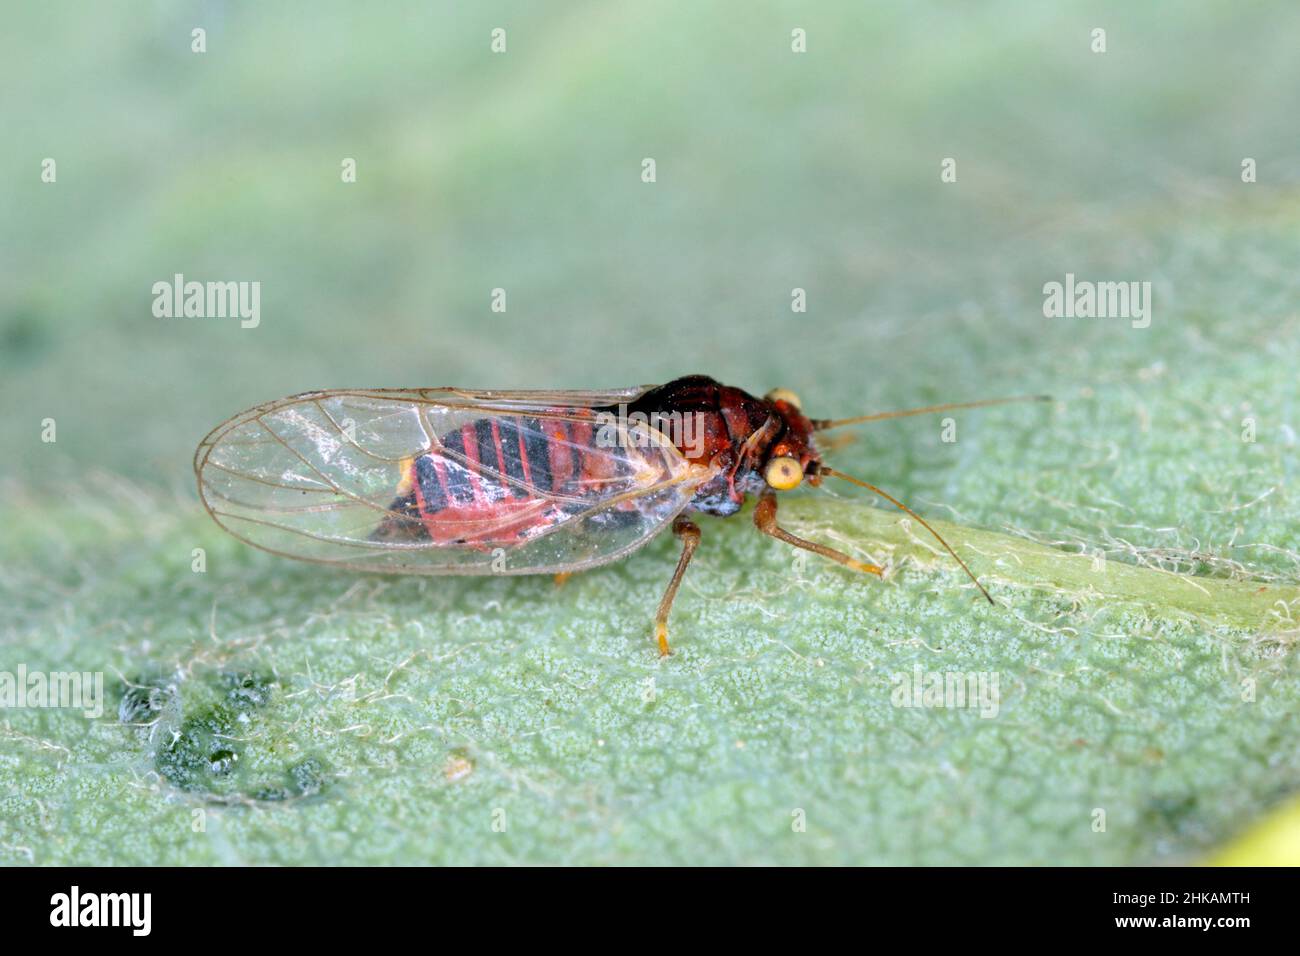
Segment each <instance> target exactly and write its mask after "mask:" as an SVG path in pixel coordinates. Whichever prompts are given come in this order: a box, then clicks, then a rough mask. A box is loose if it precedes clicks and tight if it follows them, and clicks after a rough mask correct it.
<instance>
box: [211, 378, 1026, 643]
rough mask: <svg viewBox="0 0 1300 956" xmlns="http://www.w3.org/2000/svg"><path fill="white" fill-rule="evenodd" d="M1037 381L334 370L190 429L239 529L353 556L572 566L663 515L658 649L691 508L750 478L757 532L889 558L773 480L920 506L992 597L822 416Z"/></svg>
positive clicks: (215, 491)
mask: <svg viewBox="0 0 1300 956" xmlns="http://www.w3.org/2000/svg"><path fill="white" fill-rule="evenodd" d="M1043 398H1044V396H1024V397H1019V398H1004V399H992V400H989V401H981V402H963V403H956V404H948V405H932V406H928V407H926V408H915V409H909V410H907V411H900V412H881V413H877V414H872V415H861V416H858V417H855V418H844V419H816V418H807V417H806V416H805V415H804V413H803V409H802V407H801V405H800V402H799V399H798V398H797V397H796V396H795V395H794V393H793V392H790V391H787V390H785V389H776V390H774V391H772V392H769V393H768V394H767V395H766V396H764V397H763V398H756V397H754V396H753V395H750V394H749V393H747V392H745V391H743V390H741V389H739V388H732V387H730V386H726V385H722V384H720V383H718V382H716V381H714V380H713V379H711V378H708V377H706V376H703V375H691V376H687V377H685V378H679V379H676V380H675V381H672V382H669V383H668V384H666V385H659V386H644V387H640V388H628V389H618V390H610V391H554V392H552V391H475V390H470V389H458V388H411V389H394V388H381V389H336V390H329V391H320V392H305V393H303V394H301V395H294V396H291V397H289V398H285V399H281V400H280V401H275V402H268V403H267V404H265V405H258V406H256V407H254V408H250V409H248V410H247V411H245V412H241V413H240V414H238V415H236V416H235V417H233V418H231V419H229V420H228V421H226V422H224V423H223V424H221V425H218V426H217V427H216V428H215V429H213V430H212V432H211V433H210V434H209V435H208V436H207V437H206V438H204V439H203V441H202V442H200V443H199V447H198V450H197V451H196V452H195V456H194V471H195V475H196V476H197V479H198V484H199V496H200V497H201V498H202V500H203V504H204V506H205V507H206V508H207V510H208V513H209V514H211V515H212V517H213V519H214V520H215V521H216V522H217V523H218V524H219V525H221V526H222V527H223V528H225V529H226V530H227V531H229V532H230V533H231V534H233V535H234V536H235V537H237V538H239V539H240V540H242V541H245V542H247V543H248V544H251V545H254V546H256V547H259V548H262V549H264V550H266V551H270V552H271V553H272V554H278V555H283V556H285V557H291V558H299V559H301V560H306V561H315V562H319V563H321V564H327V565H332V566H334V567H339V568H349V569H353V570H359V571H379V572H387V573H392V574H556V575H565V574H568V573H570V572H573V571H583V570H586V569H588V568H594V567H597V566H599V565H602V564H606V563H608V562H610V561H614V560H615V559H617V558H621V557H624V556H625V555H627V554H629V553H630V552H632V551H634V550H636V549H637V548H639V547H641V546H642V545H643V544H645V543H646V542H647V541H649V540H650V539H651V538H652V537H653V536H654V535H656V534H657V533H659V532H660V531H662V530H663V529H664V528H666V527H669V526H671V527H672V529H673V533H674V534H675V535H676V536H677V537H678V538H679V539H680V540H681V542H682V552H681V558H680V560H679V561H678V562H677V570H676V571H675V572H674V573H673V576H672V579H671V580H670V581H669V582H668V587H667V589H666V590H665V592H664V595H663V599H662V600H661V601H660V603H659V610H658V612H657V613H656V615H655V639H656V640H657V641H658V643H659V652H660V653H661V654H667V653H668V651H669V648H668V612H669V610H670V609H671V608H672V604H673V599H674V597H676V595H677V589H678V586H679V585H680V584H681V581H682V576H683V575H684V574H685V572H686V567H687V565H688V564H690V561H691V556H692V555H693V554H694V553H695V549H696V547H697V546H698V545H699V543H700V528H699V526H698V525H696V524H695V522H693V521H691V520H690V519H689V518H687V517H686V515H687V514H688V513H690V512H699V513H702V514H711V515H719V516H723V517H725V516H728V515H734V514H735V513H736V512H737V511H739V510H740V509H741V507H742V505H743V504H744V503H745V500H746V497H747V496H748V495H750V494H756V495H758V496H759V500H758V505H757V507H755V509H754V525H755V526H756V527H757V528H758V530H759V531H761V532H762V533H764V534H766V535H770V536H771V537H773V538H776V539H777V540H779V541H784V542H786V543H787V544H791V545H794V546H795V547H796V548H803V549H805V550H807V551H811V552H813V553H815V554H820V555H822V556H823V557H826V558H830V559H831V560H832V561H838V562H839V563H840V564H843V565H844V566H846V567H848V568H852V569H853V570H856V571H862V572H865V573H867V574H875V575H877V576H880V575H881V574H882V573H883V569H882V568H880V567H878V566H876V565H874V564H867V563H864V562H862V561H858V560H856V559H854V558H852V557H850V556H849V555H847V554H844V553H843V552H840V551H836V550H835V549H834V548H830V547H827V546H826V545H823V544H818V543H816V542H814V541H808V540H806V539H804V538H801V537H799V536H797V535H794V534H791V533H790V532H789V531H786V530H785V529H784V528H782V527H781V526H780V525H778V524H777V519H776V516H777V499H776V493H777V492H781V491H790V490H792V489H794V488H797V487H798V486H799V485H800V484H803V483H804V482H807V483H808V484H810V485H813V486H817V485H820V484H821V483H822V480H823V479H824V478H825V477H827V476H832V477H835V478H841V479H844V480H846V481H849V482H852V483H853V484H856V485H860V486H861V487H863V488H866V489H868V490H870V491H872V492H874V493H876V494H878V495H880V496H882V497H883V498H885V499H887V500H888V501H890V502H891V503H892V504H894V505H895V506H897V507H898V508H900V509H901V510H903V511H905V512H907V513H908V514H909V515H911V516H912V517H913V518H915V519H916V520H917V521H918V522H919V523H920V524H921V525H923V526H924V527H925V528H926V529H927V530H928V531H929V532H930V533H931V534H933V535H934V536H935V538H936V539H937V540H938V541H939V543H940V544H942V545H943V547H944V548H945V549H946V550H947V551H948V553H949V554H951V555H952V557H953V558H955V559H956V561H957V563H958V564H960V565H961V567H962V569H963V570H964V571H965V572H966V574H967V575H969V576H970V578H971V580H972V581H974V582H975V586H976V587H978V588H979V590H980V592H981V593H982V594H983V595H984V597H985V598H988V600H989V602H990V603H992V598H991V597H989V594H988V592H987V591H986V590H985V589H984V587H983V585H981V584H980V583H979V581H978V580H976V578H975V576H974V575H973V574H972V573H971V571H970V569H969V568H968V567H967V566H966V563H965V562H964V561H962V559H961V558H960V557H958V556H957V553H956V552H955V551H953V549H952V548H951V547H949V545H948V543H947V542H946V541H944V540H943V538H942V537H941V536H940V535H939V533H938V532H936V531H935V530H934V529H933V528H931V527H930V525H929V524H928V523H927V522H926V521H925V519H923V518H922V517H921V516H920V515H918V514H916V512H914V511H912V510H911V509H910V508H908V507H907V506H906V505H905V504H903V503H902V502H901V501H898V500H897V499H896V498H894V497H893V496H891V495H889V494H888V493H886V492H885V491H882V490H881V489H880V488H877V487H876V486H875V485H872V484H870V483H868V482H865V481H862V480H860V479H857V478H852V477H850V476H848V475H845V474H843V473H841V472H838V471H835V470H833V469H831V468H829V467H827V466H826V465H825V464H824V463H823V462H822V457H821V454H820V453H819V451H818V450H817V446H816V444H815V442H814V435H815V434H816V433H817V432H822V431H826V430H828V429H831V428H838V427H840V426H842V425H853V424H859V423H862V422H870V421H879V420H881V419H886V418H897V417H901V416H905V415H919V414H923V413H927V412H938V411H947V410H951V409H960V408H978V407H982V406H987V405H996V404H1001V403H1005V402H1016V401H1033V400H1041V399H1043Z"/></svg>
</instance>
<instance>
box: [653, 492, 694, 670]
mask: <svg viewBox="0 0 1300 956" xmlns="http://www.w3.org/2000/svg"><path fill="white" fill-rule="evenodd" d="M673 534H675V535H677V537H679V538H681V539H682V556H681V557H680V558H679V559H678V561H677V570H676V571H674V572H673V579H672V580H671V581H669V582H668V589H667V590H666V591H664V597H663V600H662V601H660V602H659V611H658V613H657V614H655V640H657V641H658V642H659V656H660V657H666V656H667V655H668V653H669V650H668V612H669V611H670V610H671V609H672V606H673V598H675V597H677V588H678V587H679V586H680V585H681V583H682V576H683V575H684V574H686V566H687V565H688V564H690V563H691V555H693V554H694V553H695V549H696V548H697V547H699V544H700V526H699V525H697V524H696V523H695V522H694V521H690V520H688V519H687V518H683V517H678V518H677V519H676V520H675V521H673Z"/></svg>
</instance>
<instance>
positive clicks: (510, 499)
mask: <svg viewBox="0 0 1300 956" xmlns="http://www.w3.org/2000/svg"><path fill="white" fill-rule="evenodd" d="M644 391H645V388H632V389H623V390H618V391H608V392H576V391H575V392H526V391H472V390H464V389H450V388H439V389H355V390H336V391H323V392H308V393H304V394H302V395H295V396H292V397H290V398H286V399H282V400H280V401H276V402H270V403H267V404H265V405H259V406H257V407H255V408H251V409H249V410H247V411H245V412H242V413H240V414H239V415H236V416H235V417H233V418H231V419H230V420H229V421H227V422H225V423H223V424H222V425H219V426H218V427H217V428H215V429H214V430H213V431H212V432H211V434H209V435H208V436H207V437H206V438H205V439H204V440H203V441H202V442H201V443H200V444H199V447H198V450H197V451H196V453H195V458H194V469H195V473H196V476H197V479H198V486H199V494H200V497H201V498H202V500H203V503H204V506H205V507H206V508H207V509H208V511H209V513H210V514H211V515H212V517H213V518H214V519H215V520H216V521H217V523H218V524H220V525H221V526H222V527H223V528H225V529H226V530H227V531H229V532H230V533H231V534H233V535H235V537H237V538H239V539H241V540H243V541H245V542H247V543H249V544H252V545H254V546H256V547H259V548H262V549H264V550H267V551H270V552H272V553H275V554H279V555H284V556H287V557H292V558H298V559H301V560H307V561H315V562H320V563H325V564H330V565H335V566H338V567H344V568H352V569H357V570H366V571H382V572H390V573H408V574H536V573H558V572H562V571H572V570H580V569H583V568H588V567H594V566H596V565H599V564H604V563H606V562H609V561H612V560H615V559H616V558H618V557H621V556H622V555H624V554H627V553H628V552H629V551H632V550H634V549H635V548H637V547H639V546H640V545H641V544H644V543H645V542H646V541H647V540H649V539H650V538H651V537H652V536H653V535H654V534H655V533H656V532H658V531H660V530H661V529H662V528H663V527H664V526H665V525H667V524H668V523H669V522H671V521H672V519H673V518H674V517H675V516H676V515H677V514H679V513H680V512H681V511H682V510H683V509H684V508H685V507H686V505H687V504H688V503H689V502H690V499H691V496H692V494H693V493H694V489H695V487H696V486H697V485H698V484H699V483H700V482H701V481H703V480H707V478H708V477H709V474H707V473H704V472H702V471H701V469H699V468H698V467H692V466H690V465H689V464H688V463H687V462H686V461H685V460H684V459H683V458H682V457H681V455H680V453H679V452H678V451H677V449H676V448H675V447H674V446H673V445H672V443H671V442H669V441H667V440H666V438H665V437H664V436H663V435H661V434H660V433H658V432H656V431H654V429H652V428H649V427H648V426H646V425H643V424H638V423H636V422H633V423H631V424H630V425H629V424H627V423H624V422H621V421H620V422H616V423H615V424H614V425H612V426H611V425H610V424H609V423H608V422H609V419H606V424H605V426H604V428H605V431H604V432H603V433H600V432H599V429H598V421H599V420H598V419H597V415H596V413H595V411H594V410H596V409H601V408H604V407H607V406H617V405H619V404H620V403H625V402H630V401H632V400H634V399H635V398H636V397H637V396H638V395H640V394H641V393H642V392H644ZM611 428H612V429H613V430H612V431H611V430H610V429H611Z"/></svg>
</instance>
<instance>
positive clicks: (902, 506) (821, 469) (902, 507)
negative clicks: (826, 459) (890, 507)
mask: <svg viewBox="0 0 1300 956" xmlns="http://www.w3.org/2000/svg"><path fill="white" fill-rule="evenodd" d="M817 473H818V474H820V475H830V476H832V477H834V478H843V479H844V480H845V481H849V482H852V483H853V484H855V485H861V486H862V487H863V488H866V489H868V490H869V491H874V492H875V493H876V494H878V495H880V497H882V498H884V499H885V500H886V501H889V502H892V503H893V504H894V505H896V506H897V507H898V508H899V509H900V510H902V511H906V512H907V513H908V514H909V515H911V516H912V517H913V518H915V519H916V520H917V521H919V522H921V524H923V525H924V526H925V530H926V531H928V532H930V534H932V535H934V536H935V538H936V539H937V540H938V542H939V543H940V544H941V545H943V546H944V547H945V548H946V549H947V550H948V553H949V554H951V555H952V556H953V558H954V559H955V560H956V561H957V563H958V564H960V565H961V569H962V570H963V571H965V572H966V576H967V577H969V578H970V579H971V580H972V581H974V582H975V586H976V587H977V588H979V589H980V593H981V594H983V595H984V597H985V598H986V599H987V600H988V602H989V603H990V604H996V603H997V602H996V601H994V600H993V598H992V597H991V596H990V595H989V592H988V591H986V590H984V585H982V584H980V582H979V578H977V577H975V575H974V574H973V573H972V572H971V569H970V568H968V567H967V566H966V562H965V561H963V560H962V559H961V558H959V557H957V552H956V551H954V550H953V549H952V546H951V545H949V544H948V542H947V541H945V540H943V535H941V534H939V532H937V531H935V530H934V529H933V528H931V527H930V522H928V521H926V520H925V519H924V518H922V517H921V516H920V515H919V514H917V513H916V512H915V511H913V510H912V509H911V508H909V507H908V506H907V505H905V504H903V503H902V502H901V501H899V500H898V499H897V498H895V497H894V496H893V495H891V494H890V493H889V492H887V491H885V490H883V489H881V488H877V487H876V486H875V485H873V484H871V482H869V481H863V480H862V479H860V478H854V477H853V476H852V475H846V474H844V472H842V471H836V470H835V469H834V468H827V467H826V466H825V465H819V466H818V467H817Z"/></svg>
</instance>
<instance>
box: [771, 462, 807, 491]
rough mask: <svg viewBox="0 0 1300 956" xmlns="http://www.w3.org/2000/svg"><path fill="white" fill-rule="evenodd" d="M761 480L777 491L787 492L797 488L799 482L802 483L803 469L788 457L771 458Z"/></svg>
mask: <svg viewBox="0 0 1300 956" xmlns="http://www.w3.org/2000/svg"><path fill="white" fill-rule="evenodd" d="M763 478H764V480H765V481H767V483H768V484H769V485H771V486H772V487H773V488H775V489H776V490H777V491H789V490H790V489H791V488H798V487H799V482H801V481H803V469H802V468H800V467H799V463H798V462H797V461H795V460H794V459H793V458H790V457H789V456H782V457H780V458H773V459H772V460H771V461H769V462H768V463H767V468H766V469H765V470H764V472H763Z"/></svg>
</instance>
